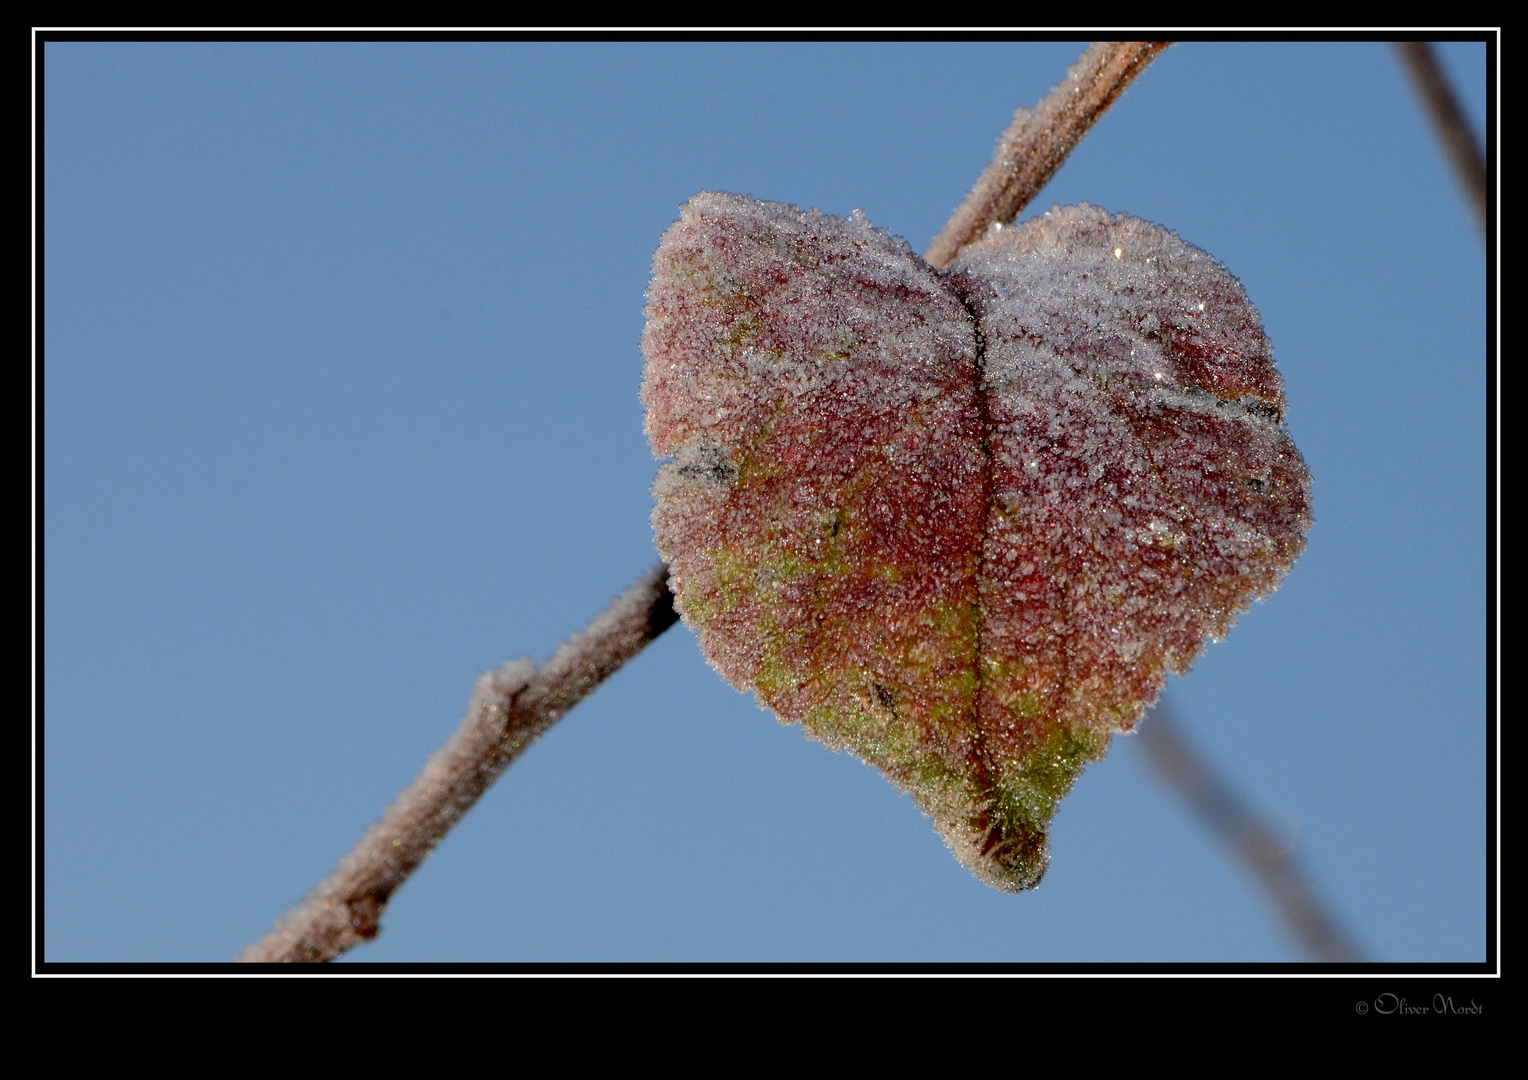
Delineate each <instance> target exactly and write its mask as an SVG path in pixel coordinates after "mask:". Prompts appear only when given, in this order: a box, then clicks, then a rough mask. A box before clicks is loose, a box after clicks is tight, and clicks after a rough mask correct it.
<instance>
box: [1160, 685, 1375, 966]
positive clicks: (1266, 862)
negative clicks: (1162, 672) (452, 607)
mask: <svg viewBox="0 0 1528 1080" xmlns="http://www.w3.org/2000/svg"><path fill="white" fill-rule="evenodd" d="M1140 732H1141V743H1142V746H1143V748H1144V749H1145V751H1146V755H1147V757H1149V758H1150V759H1151V763H1152V764H1153V765H1154V766H1156V769H1157V772H1158V773H1160V774H1161V776H1162V778H1163V779H1164V780H1165V781H1167V783H1168V784H1169V785H1170V786H1171V787H1172V788H1173V789H1174V790H1176V791H1177V792H1178V794H1179V795H1181V796H1183V799H1184V800H1185V801H1186V802H1187V803H1188V804H1189V806H1190V807H1192V808H1193V810H1194V813H1195V814H1196V815H1197V816H1198V818H1199V820H1200V822H1201V823H1202V824H1204V825H1205V826H1206V827H1207V828H1208V829H1209V830H1210V831H1211V832H1213V833H1215V834H1216V835H1217V836H1219V837H1220V838H1221V839H1222V840H1224V841H1225V843H1226V845H1227V846H1228V847H1230V848H1231V850H1232V851H1233V852H1234V853H1235V854H1236V855H1237V856H1238V857H1239V858H1240V859H1241V860H1242V862H1244V863H1246V864H1247V866H1248V868H1250V869H1251V870H1252V872H1253V873H1254V874H1256V875H1257V880H1258V883H1259V884H1260V885H1262V887H1263V891H1264V892H1266V893H1267V894H1268V899H1269V900H1270V901H1271V902H1272V904H1273V906H1274V907H1275V908H1276V909H1277V910H1278V913H1279V915H1280V917H1281V918H1283V920H1284V922H1285V924H1286V925H1288V927H1289V929H1290V931H1291V932H1292V933H1293V934H1294V935H1295V937H1296V938H1298V939H1299V941H1300V944H1301V945H1302V946H1304V948H1305V951H1306V952H1308V953H1310V955H1311V956H1312V957H1314V958H1315V959H1317V960H1323V961H1326V962H1329V963H1349V964H1351V963H1355V962H1357V961H1359V960H1361V959H1362V958H1361V957H1360V956H1359V954H1358V950H1357V949H1356V948H1354V946H1353V945H1351V944H1350V943H1349V942H1348V941H1347V939H1346V938H1344V937H1343V935H1342V933H1341V931H1339V930H1338V929H1337V924H1336V923H1335V921H1334V920H1333V919H1332V917H1331V916H1330V915H1328V914H1327V913H1326V910H1325V909H1324V908H1323V907H1322V905H1321V902H1320V901H1319V900H1317V899H1316V893H1315V890H1314V889H1312V888H1311V886H1310V884H1309V883H1308V882H1307V881H1306V880H1305V878H1304V876H1303V875H1302V874H1301V873H1300V868H1299V866H1297V865H1296V864H1295V861H1294V856H1293V853H1292V852H1291V850H1290V848H1289V845H1287V844H1285V843H1282V842H1281V841H1280V840H1279V838H1278V837H1277V836H1275V835H1274V833H1273V831H1272V830H1271V829H1269V828H1268V827H1267V826H1266V825H1264V824H1263V823H1262V822H1261V821H1259V820H1258V819H1257V817H1256V816H1254V815H1253V814H1252V812H1251V811H1250V810H1248V809H1247V807H1246V804H1244V803H1243V802H1242V801H1241V799H1239V798H1238V797H1237V796H1236V793H1235V792H1234V791H1232V790H1231V788H1230V787H1229V786H1228V785H1227V784H1226V782H1225V781H1224V780H1222V779H1221V778H1220V777H1219V776H1217V775H1215V771H1214V769H1213V768H1211V766H1210V765H1209V764H1208V763H1207V762H1205V761H1204V760H1203V759H1202V758H1201V757H1200V756H1199V755H1198V754H1197V753H1195V752H1194V749H1193V748H1192V747H1191V746H1189V744H1188V742H1187V741H1185V739H1184V738H1183V736H1182V734H1181V733H1180V732H1179V730H1178V723H1177V721H1176V720H1175V719H1174V718H1173V715H1172V712H1171V710H1170V709H1168V708H1167V706H1166V705H1165V704H1159V705H1158V706H1157V707H1156V708H1155V709H1153V710H1152V711H1151V714H1150V715H1149V716H1147V717H1146V719H1145V720H1144V721H1142V723H1141V727H1140Z"/></svg>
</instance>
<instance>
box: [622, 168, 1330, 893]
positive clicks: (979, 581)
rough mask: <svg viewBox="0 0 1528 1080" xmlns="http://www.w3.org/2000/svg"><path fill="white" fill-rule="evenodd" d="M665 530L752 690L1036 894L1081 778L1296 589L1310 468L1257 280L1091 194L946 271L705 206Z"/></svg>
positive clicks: (669, 246)
mask: <svg viewBox="0 0 1528 1080" xmlns="http://www.w3.org/2000/svg"><path fill="white" fill-rule="evenodd" d="M642 349H643V354H644V356H645V357H646V371H645V377H644V381H643V386H642V400H643V403H644V405H645V406H646V410H647V434H648V439H649V441H650V443H651V445H652V448H653V452H654V453H655V454H656V455H658V456H659V457H663V458H667V459H668V461H667V462H666V463H665V464H663V465H662V466H661V467H660V469H659V473H658V479H657V481H656V483H655V485H654V489H653V490H654V494H655V496H656V497H657V506H656V509H655V510H654V512H653V524H654V530H655V534H656V538H657V544H658V549H659V551H660V552H661V553H662V555H663V557H664V558H665V559H667V560H668V562H669V566H670V570H671V584H672V587H673V590H674V593H675V597H676V600H677V603H678V607H679V610H680V612H681V614H682V615H683V617H684V620H685V622H686V623H687V624H688V625H689V626H690V627H691V628H693V629H694V630H695V631H696V632H697V634H698V635H699V638H700V644H701V648H702V650H703V651H704V653H705V655H706V658H707V659H708V660H709V661H710V662H711V663H712V664H713V665H714V666H715V667H716V668H717V670H718V671H720V672H721V674H722V675H723V677H725V678H726V679H727V681H728V682H730V683H732V685H734V686H736V687H738V688H740V689H752V690H753V691H754V692H755V693H756V694H757V696H758V698H759V700H760V701H761V702H762V703H763V704H764V705H766V706H767V707H768V708H770V709H772V710H773V711H774V713H775V715H776V716H778V717H779V718H780V719H781V720H782V721H785V722H787V723H792V724H795V723H799V724H801V725H802V726H803V727H804V728H805V729H806V731H807V732H808V733H809V734H811V735H812V736H813V737H815V738H817V739H819V740H821V741H822V742H824V743H826V744H828V745H829V746H831V747H834V748H844V747H847V748H848V749H850V750H852V751H853V752H854V753H855V754H856V755H858V756H859V757H860V758H861V759H863V760H864V761H866V762H868V763H870V764H873V765H875V766H876V767H877V768H879V769H880V770H881V771H882V772H884V773H885V774H886V775H887V776H888V777H889V778H890V779H891V780H892V781H893V782H894V783H895V784H896V785H897V786H898V787H900V788H901V789H902V790H904V791H907V792H908V793H910V794H911V796H912V797H913V799H914V800H915V801H916V803H917V804H918V805H919V806H920V807H922V809H923V810H924V811H925V812H926V813H928V814H929V815H930V816H931V817H932V818H933V820H934V824H935V826H936V827H937V829H938V830H939V832H940V834H941V835H942V836H943V837H944V839H945V841H946V843H948V844H949V846H950V848H951V849H952V850H953V851H954V852H955V855H956V856H957V857H958V858H959V859H960V861H961V862H962V863H964V864H965V865H966V866H967V867H968V868H969V869H970V870H971V871H972V872H973V873H975V874H976V875H977V876H978V877H980V878H981V879H982V880H984V881H986V882H988V883H990V884H993V885H996V886H998V887H1000V888H1004V889H1009V890H1018V889H1025V888H1031V887H1033V886H1034V885H1036V884H1037V883H1038V882H1039V880H1040V878H1041V876H1042V875H1043V874H1044V872H1045V868H1046V863H1047V860H1048V845H1047V839H1046V829H1047V826H1048V823H1049V821H1050V819H1051V816H1052V815H1053V814H1054V813H1055V809H1056V804H1057V802H1058V801H1059V800H1060V798H1061V797H1062V796H1063V795H1065V794H1066V792H1067V790H1068V789H1069V788H1070V787H1071V785H1072V783H1073V781H1074V780H1075V779H1076V777H1077V775H1078V774H1079V773H1080V772H1081V771H1082V769H1083V767H1084V766H1085V765H1086V764H1087V763H1088V762H1089V761H1092V760H1096V759H1097V758H1099V757H1101V756H1102V755H1103V753H1104V751H1105V749H1106V748H1107V746H1108V740H1109V736H1110V734H1111V733H1113V732H1118V731H1128V730H1130V729H1131V727H1132V726H1133V725H1134V724H1135V722H1136V720H1137V719H1138V718H1139V717H1140V715H1141V714H1142V712H1143V711H1144V710H1145V708H1146V706H1148V705H1149V704H1151V703H1152V702H1153V701H1155V700H1156V697H1157V695H1158V694H1159V693H1160V692H1161V689H1162V684H1163V681H1164V679H1165V677H1166V673H1167V672H1169V671H1173V672H1179V673H1182V672H1184V671H1186V670H1187V669H1188V667H1189V665H1190V664H1192V663H1193V661H1194V659H1195V658H1196V657H1197V656H1198V655H1199V653H1200V652H1201V650H1202V649H1203V647H1204V643H1205V641H1206V639H1207V638H1209V637H1218V636H1219V635H1221V634H1224V633H1225V632H1226V630H1227V629H1228V628H1229V627H1230V625H1231V623H1232V622H1233V621H1234V620H1235V619H1236V617H1237V615H1239V614H1240V613H1241V612H1242V611H1243V610H1245V609H1246V607H1247V606H1248V604H1249V603H1250V602H1251V600H1253V599H1260V598H1262V597H1265V596H1267V595H1268V594H1269V593H1270V592H1272V591H1273V589H1274V588H1275V587H1276V586H1277V585H1278V583H1279V580H1280V579H1281V578H1282V577H1283V575H1284V574H1285V572H1286V571H1287V570H1288V569H1289V567H1290V565H1291V564H1292V563H1293V561H1294V559H1295V558H1296V556H1298V555H1299V553H1300V550H1301V549H1302V547H1303V546H1304V537H1305V533H1306V531H1307V529H1308V528H1309V526H1310V478H1309V476H1308V474H1307V473H1306V471H1305V465H1304V462H1303V461H1302V460H1301V458H1300V454H1299V452H1298V451H1297V450H1296V449H1295V447H1294V444H1293V443H1292V442H1291V441H1290V439H1289V435H1288V433H1287V432H1286V431H1285V429H1284V427H1283V416H1284V394H1283V388H1282V383H1281V381H1280V379H1279V375H1278V372H1277V371H1276V370H1275V369H1274V366H1273V360H1272V354H1271V350H1270V348H1269V345H1268V341H1267V339H1266V338H1265V337H1264V335H1263V332H1262V327H1261V325H1260V324H1259V321H1258V318H1257V313H1256V311H1254V310H1253V308H1252V305H1251V304H1250V303H1249V302H1248V300H1247V298H1246V296H1245V294H1244V293H1243V292H1242V289H1241V286H1240V285H1239V284H1238V283H1237V281H1236V279H1235V278H1233V277H1232V276H1231V275H1230V274H1229V273H1227V272H1226V271H1225V269H1224V268H1222V267H1221V266H1220V265H1218V264H1217V263H1216V262H1215V261H1214V260H1213V259H1212V258H1210V257H1209V256H1208V255H1206V254H1205V253H1204V252H1202V251H1200V250H1198V249H1197V248H1194V247H1192V246H1190V245H1188V244H1186V243H1184V242H1183V241H1182V240H1180V239H1179V238H1178V237H1177V236H1176V235H1174V234H1173V233H1171V232H1168V231H1167V230H1165V229H1163V228H1161V227H1159V226H1156V225H1152V224H1150V223H1149V222H1145V221H1141V220H1139V219H1136V218H1131V217H1127V216H1123V215H1112V214H1109V213H1107V212H1105V211H1103V210H1100V209H1098V208H1096V207H1090V206H1087V205H1086V204H1084V205H1082V206H1076V207H1065V208H1057V209H1055V210H1052V211H1051V212H1050V213H1048V214H1045V215H1043V216H1041V217H1039V218H1035V219H1033V220H1031V221H1028V222H1025V223H1023V224H1021V225H1018V226H1016V227H1010V228H1005V229H993V230H991V231H990V232H989V233H988V234H987V235H986V236H985V237H984V238H983V239H981V240H980V241H978V242H977V243H975V244H973V245H971V246H970V247H968V248H967V249H965V251H963V252H962V253H961V254H960V255H959V256H958V257H957V258H956V259H955V260H954V262H953V263H952V264H951V265H950V267H949V268H948V269H947V270H946V271H945V272H943V273H940V272H939V271H936V270H934V269H933V268H932V267H930V266H929V265H928V264H926V263H925V262H923V261H922V260H921V259H919V258H918V257H917V256H916V255H915V254H914V253H913V251H912V249H911V248H909V247H908V245H907V244H906V242H905V241H903V240H901V239H898V238H895V237H892V236H890V235H888V234H886V233H884V232H881V231H879V230H877V229H874V228H872V227H871V225H870V223H869V222H867V221H866V220H865V219H864V217H863V216H862V215H860V214H858V213H856V214H854V215H852V216H850V217H848V218H840V217H832V216H828V215H824V214H820V213H818V212H816V211H802V210H800V209H798V208H796V207H794V206H789V205H786V204H784V203H770V202H759V201H757V200H754V199H750V198H746V197H744V196H739V195H728V194H718V193H713V192H703V193H701V194H699V195H697V196H695V197H694V198H693V199H691V200H690V202H689V203H688V204H687V205H686V206H685V207H684V208H683V211H682V216H681V218H680V220H679V221H678V222H676V223H675V224H674V225H673V226H671V227H670V228H669V230H668V231H667V232H666V233H665V234H664V236H663V239H662V242H661V243H660V244H659V246H658V251H657V254H656V255H655V256H654V259H653V280H652V284H651V286H650V287H649V290H648V294H647V325H646V329H645V330H644V332H643V336H642Z"/></svg>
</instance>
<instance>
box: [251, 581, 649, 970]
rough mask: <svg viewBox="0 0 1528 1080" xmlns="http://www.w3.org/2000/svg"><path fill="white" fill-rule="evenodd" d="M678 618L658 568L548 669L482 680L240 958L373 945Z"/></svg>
mask: <svg viewBox="0 0 1528 1080" xmlns="http://www.w3.org/2000/svg"><path fill="white" fill-rule="evenodd" d="M677 618H678V616H677V615H676V614H675V613H674V598H673V596H672V594H670V592H669V588H668V567H667V566H663V565H659V566H655V567H653V568H652V569H651V570H649V571H648V572H647V573H645V574H643V575H642V577H641V578H639V579H638V580H637V581H636V582H634V583H633V584H632V585H631V587H630V588H628V589H627V590H626V591H625V592H624V593H622V594H621V595H620V596H619V597H618V598H617V599H616V600H615V601H614V602H613V603H612V604H611V605H610V606H609V607H608V608H606V609H605V610H604V611H603V612H602V613H600V615H598V616H597V617H596V618H595V619H594V621H593V622H592V623H590V624H589V626H588V628H587V629H585V630H584V631H583V632H581V633H578V634H575V635H573V636H572V637H571V638H569V639H568V640H567V641H565V642H563V644H562V645H561V646H559V647H558V649H557V651H556V652H554V653H553V654H552V655H551V657H550V658H549V659H548V660H547V661H546V662H545V663H544V664H541V665H539V666H537V665H536V664H533V663H531V662H530V661H529V660H511V661H509V662H508V663H506V664H504V666H502V667H500V668H499V669H497V670H496V671H490V672H485V673H484V674H483V675H481V676H480V677H479V678H478V682H477V687H476V688H475V689H474V690H473V693H472V702H471V704H470V705H468V707H467V715H466V717H465V718H464V719H463V720H462V722H461V726H459V727H458V728H457V729H456V732H455V734H453V735H452V736H451V738H450V739H449V740H447V742H446V744H445V745H444V746H442V747H441V748H440V749H439V750H438V751H436V752H435V754H434V756H432V757H431V758H430V760H429V761H427V762H426V763H425V766H424V769H423V770H421V772H420V773H419V776H418V777H416V778H415V780H414V782H413V783H412V784H410V785H409V786H408V788H406V789H405V790H404V792H403V793H402V794H401V795H399V796H398V798H397V800H396V801H395V802H394V803H393V804H392V805H391V806H390V807H388V808H387V811H386V813H384V814H383V815H382V818H381V820H379V821H378V822H377V823H376V824H375V825H373V826H372V827H371V828H370V829H368V830H367V832H366V835H365V836H363V837H362V838H361V842H360V843H359V844H357V845H356V846H355V849H354V850H353V851H351V852H350V854H348V855H346V856H345V857H344V858H343V859H341V860H340V864H339V866H338V867H337V868H336V869H335V870H334V872H333V873H332V874H330V875H329V876H328V877H327V878H325V879H324V880H323V881H322V882H320V883H319V885H318V887H317V888H316V889H314V890H313V892H312V893H311V894H309V895H308V897H307V898H306V899H304V900H303V901H302V902H301V903H300V904H298V905H297V906H296V907H295V908H293V909H292V910H291V911H290V912H288V913H287V915H286V917H285V918H283V919H282V920H281V921H280V923H278V924H277V926H276V928H275V929H274V930H272V931H271V932H270V933H269V934H267V935H265V937H263V938H261V939H260V940H259V941H257V942H255V943H254V944H253V945H251V946H250V947H249V948H247V949H245V950H244V953H243V954H242V955H241V956H240V957H239V959H240V960H245V961H255V962H260V961H265V962H283V961H286V962H290V961H304V960H332V959H333V958H334V957H336V956H338V955H339V954H340V953H342V952H344V951H345V950H346V949H348V948H350V947H351V946H353V945H356V944H359V943H360V942H361V941H364V940H365V939H367V938H370V937H374V936H375V935H376V933H377V930H378V920H379V919H380V918H381V915H382V909H383V908H384V907H386V906H387V901H388V899H389V898H390V897H391V896H392V894H393V892H394V891H395V890H396V889H397V888H398V886H399V885H401V884H403V882H404V881H405V880H406V879H407V878H408V876H409V875H410V874H412V873H413V872H414V870H415V869H416V868H418V866H419V864H420V863H422V862H424V860H425V859H426V858H427V857H428V856H429V854H430V852H431V851H433V850H434V848H435V845H437V844H439V843H440V841H441V840H442V838H444V837H445V835H446V833H447V832H448V831H450V829H451V826H453V825H455V824H456V823H457V821H458V820H460V819H461V817H462V815H463V814H465V813H466V812H467V811H468V809H470V808H471V806H472V804H473V803H475V802H477V800H478V797H479V796H480V795H482V794H483V792H485V791H487V790H488V787H489V785H491V784H492V783H493V782H494V780H496V779H498V776H499V774H500V773H502V772H503V771H504V770H505V769H506V768H508V766H509V764H510V762H512V761H514V760H515V758H517V757H519V756H520V754H521V753H522V752H523V751H524V750H525V748H526V747H527V746H529V745H530V744H531V743H532V742H533V741H534V740H535V739H536V737H537V736H539V735H540V734H541V733H542V732H544V731H546V730H547V728H549V727H551V726H552V725H553V724H555V723H556V722H557V721H558V720H559V719H560V718H561V717H562V715H563V714H564V713H565V712H567V711H568V710H569V709H571V708H572V707H573V706H574V705H576V704H578V702H579V701H581V700H583V698H584V697H585V696H586V695H587V694H588V693H589V692H590V691H591V690H593V689H594V688H595V687H596V686H598V685H599V684H600V683H601V682H603V681H604V680H605V679H606V678H608V677H609V676H610V675H611V674H612V673H613V672H615V670H616V669H617V668H619V667H620V666H621V665H622V664H624V663H626V661H627V660H630V659H631V658H632V657H633V656H635V655H636V654H637V653H639V652H641V651H642V648H643V647H644V646H645V645H646V644H647V643H648V642H649V641H652V640H653V639H654V638H655V637H657V636H658V635H659V634H661V633H663V631H665V630H667V629H668V628H669V627H670V626H672V625H673V624H674V622H675V620H676V619H677Z"/></svg>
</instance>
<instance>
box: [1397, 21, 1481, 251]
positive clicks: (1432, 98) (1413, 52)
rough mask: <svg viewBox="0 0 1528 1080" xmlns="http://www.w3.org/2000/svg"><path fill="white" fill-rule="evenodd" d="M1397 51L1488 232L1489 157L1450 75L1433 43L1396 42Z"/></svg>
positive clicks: (1451, 163) (1465, 190) (1465, 193)
mask: <svg viewBox="0 0 1528 1080" xmlns="http://www.w3.org/2000/svg"><path fill="white" fill-rule="evenodd" d="M1395 50H1396V52H1398V53H1399V54H1400V57H1401V62H1402V63H1403V64H1405V66H1406V72H1407V74H1409V75H1410V76H1411V83H1412V85H1413V86H1414V87H1416V91H1417V96H1418V97H1419V98H1421V99H1422V104H1423V106H1425V107H1426V109H1427V116H1428V119H1430V120H1431V121H1432V125H1433V131H1434V132H1436V133H1437V136H1438V141H1439V142H1440V143H1442V144H1443V151H1444V153H1445V154H1447V155H1448V160H1449V164H1450V165H1452V166H1453V167H1454V175H1455V176H1457V177H1458V178H1459V186H1460V187H1462V188H1463V189H1464V196H1465V198H1466V199H1468V200H1469V203H1470V209H1471V210H1473V211H1475V220H1476V222H1477V223H1478V224H1479V225H1480V231H1481V232H1485V231H1486V205H1487V201H1488V194H1487V185H1486V157H1485V154H1484V153H1482V152H1481V149H1480V144H1479V143H1478V142H1476V141H1475V133H1474V132H1473V131H1471V130H1470V123H1469V121H1468V120H1466V119H1465V118H1464V110H1463V109H1462V108H1460V107H1459V99H1458V98H1456V97H1455V96H1454V91H1453V88H1452V87H1450V86H1449V84H1448V76H1447V75H1446V74H1444V72H1443V67H1442V65H1441V64H1439V63H1438V57H1437V54H1436V53H1434V52H1433V47H1432V44H1431V43H1430V42H1426V41H1397V42H1396V43H1395Z"/></svg>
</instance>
